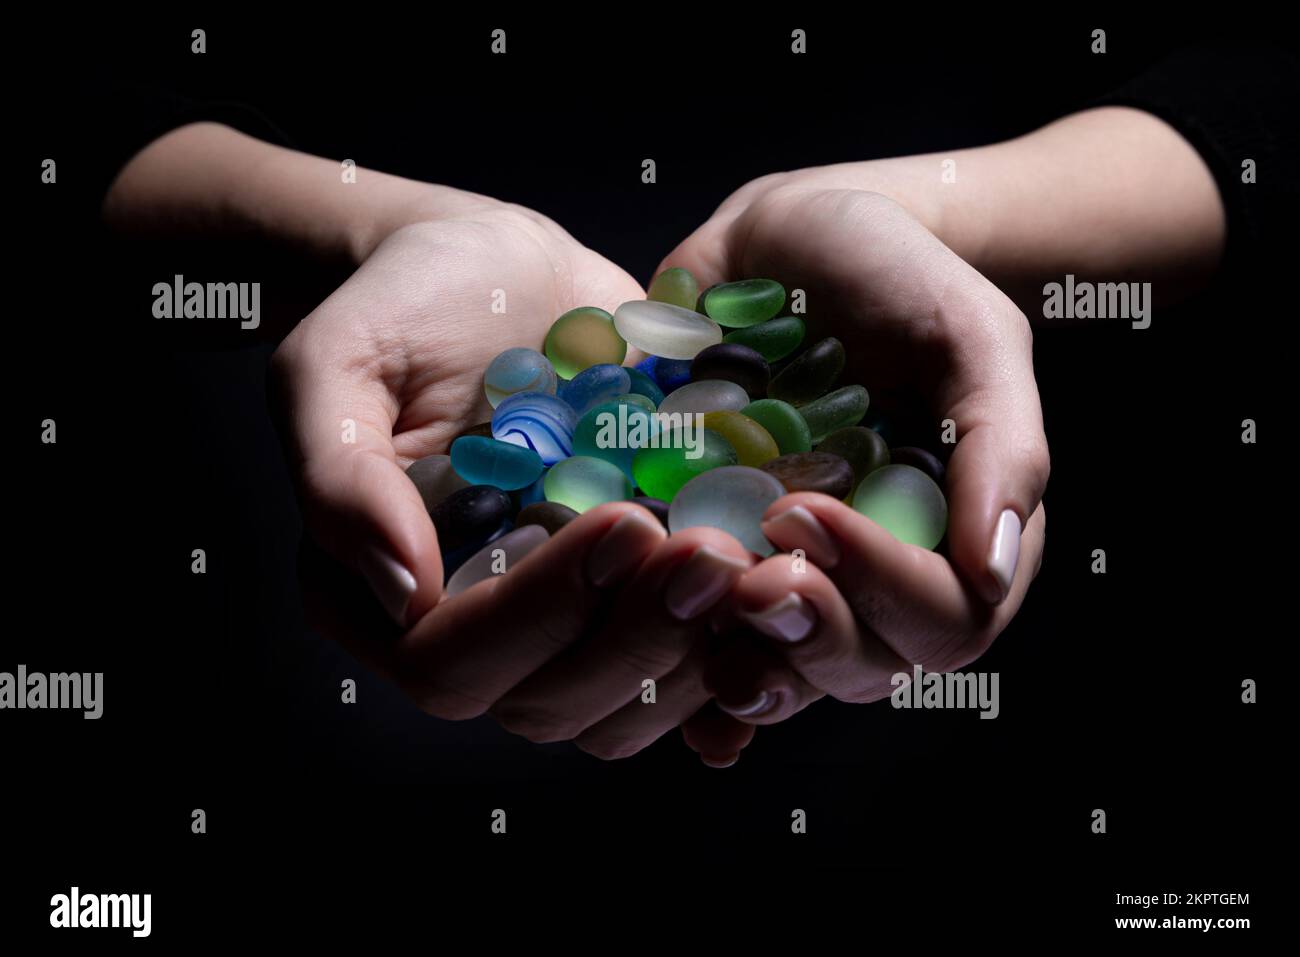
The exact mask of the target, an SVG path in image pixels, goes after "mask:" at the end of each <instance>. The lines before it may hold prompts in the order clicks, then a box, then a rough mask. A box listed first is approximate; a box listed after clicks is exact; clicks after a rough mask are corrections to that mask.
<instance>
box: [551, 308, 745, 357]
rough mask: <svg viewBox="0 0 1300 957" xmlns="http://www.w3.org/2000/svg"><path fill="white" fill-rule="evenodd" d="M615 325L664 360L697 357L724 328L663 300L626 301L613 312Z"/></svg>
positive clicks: (719, 338) (633, 343)
mask: <svg viewBox="0 0 1300 957" xmlns="http://www.w3.org/2000/svg"><path fill="white" fill-rule="evenodd" d="M614 328H615V329H616V330H618V334H619V335H620V336H622V337H623V338H624V339H626V340H627V341H628V343H629V344H631V345H634V346H636V347H637V348H638V349H640V350H641V351H642V352H646V353H649V354H650V355H653V356H660V357H661V358H664V359H694V358H695V356H696V354H697V353H699V352H700V350H702V349H707V348H708V347H709V346H712V345H716V344H717V343H719V342H721V341H722V327H721V326H719V325H718V324H717V323H716V322H714V321H713V320H712V319H709V318H708V317H707V316H701V315H700V314H699V313H698V312H692V311H691V310H690V309H683V308H682V307H681V306H670V305H668V304H667V303H663V302H646V301H644V300H633V301H631V302H625V303H623V305H621V306H619V307H618V309H617V310H615V312H614ZM619 361H620V362H622V361H623V360H622V359H620V360H619ZM557 368H558V367H557Z"/></svg>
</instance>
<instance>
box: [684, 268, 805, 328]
mask: <svg viewBox="0 0 1300 957" xmlns="http://www.w3.org/2000/svg"><path fill="white" fill-rule="evenodd" d="M700 304H701V305H702V306H703V307H704V314H705V315H706V316H708V317H709V318H710V319H712V320H713V321H714V322H716V323H717V324H718V325H720V326H728V327H730V328H732V329H743V328H745V327H746V326H754V325H758V323H760V322H767V320H769V319H771V318H772V317H774V316H775V315H776V314H777V313H778V312H780V311H781V307H782V306H784V305H785V287H784V286H782V285H781V284H780V283H779V282H777V281H776V280H774V279H742V280H741V281H740V282H724V283H720V284H719V285H716V286H712V287H710V288H709V289H706V290H705V291H704V295H703V296H701V297H700Z"/></svg>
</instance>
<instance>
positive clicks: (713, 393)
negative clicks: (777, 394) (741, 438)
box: [658, 379, 749, 415]
mask: <svg viewBox="0 0 1300 957" xmlns="http://www.w3.org/2000/svg"><path fill="white" fill-rule="evenodd" d="M747 405H749V393H748V392H746V391H745V390H744V389H742V388H741V387H740V386H738V385H736V383H734V382H726V381H724V380H722V379H705V380H703V381H702V382H688V383H687V384H686V385H684V386H682V387H681V388H680V389H678V390H676V391H675V392H670V393H669V394H668V395H667V396H665V397H664V400H663V401H662V402H660V403H659V410H658V411H659V414H660V415H673V414H676V413H683V414H690V413H695V412H700V413H704V412H716V411H718V410H719V409H730V410H731V411H733V412H739V411H740V410H741V409H743V408H744V407H745V406H747Z"/></svg>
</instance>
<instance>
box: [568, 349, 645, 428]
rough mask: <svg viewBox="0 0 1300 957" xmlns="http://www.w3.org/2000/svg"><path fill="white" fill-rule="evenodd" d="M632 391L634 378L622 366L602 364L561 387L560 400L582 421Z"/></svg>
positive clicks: (585, 371)
mask: <svg viewBox="0 0 1300 957" xmlns="http://www.w3.org/2000/svg"><path fill="white" fill-rule="evenodd" d="M631 391H632V378H631V376H629V375H628V374H627V370H626V369H624V368H623V367H622V366H616V365H612V364H611V363H608V362H602V363H600V364H598V365H594V366H589V367H588V368H586V369H583V370H582V371H581V372H579V373H578V374H577V375H576V376H574V377H573V378H572V379H570V380H569V381H568V382H566V383H564V385H563V386H561V387H560V393H559V395H560V398H561V399H563V400H564V401H565V402H567V403H569V405H571V406H573V411H574V412H576V413H577V414H578V418H579V419H581V418H582V417H583V416H584V415H586V414H587V413H588V412H589V411H591V410H592V409H594V408H595V407H596V406H598V405H603V404H604V403H606V402H608V401H610V400H611V399H613V398H614V397H615V396H618V395H626V394H627V393H628V392H631Z"/></svg>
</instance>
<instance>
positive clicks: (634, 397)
mask: <svg viewBox="0 0 1300 957" xmlns="http://www.w3.org/2000/svg"><path fill="white" fill-rule="evenodd" d="M610 401H611V402H626V403H627V404H628V405H635V406H637V407H639V408H642V409H645V410H646V411H647V412H653V411H654V410H655V404H654V403H653V402H651V401H650V397H649V396H644V395H640V394H639V393H636V392H626V393H624V394H623V395H616V396H614V398H612V399H610Z"/></svg>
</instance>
